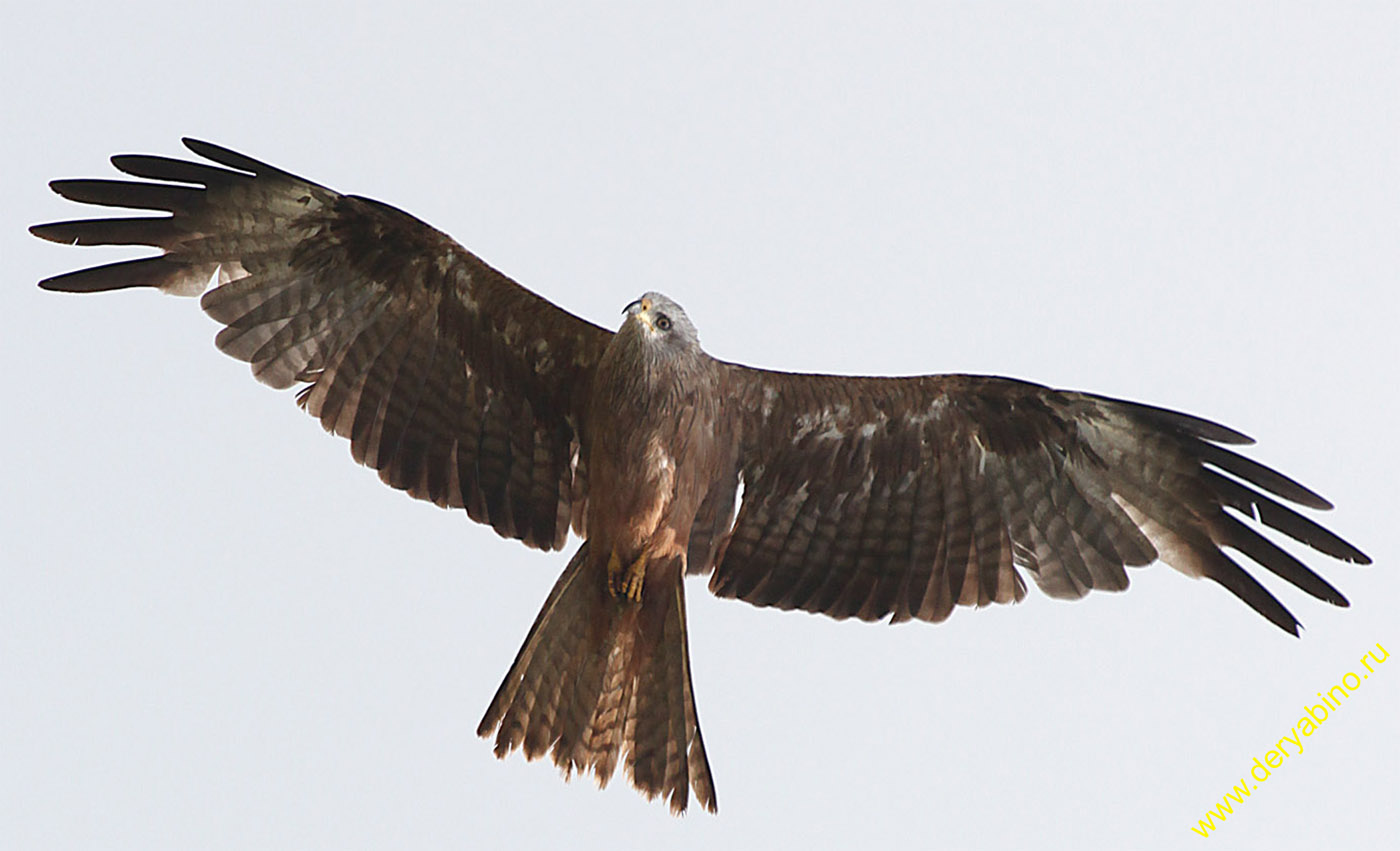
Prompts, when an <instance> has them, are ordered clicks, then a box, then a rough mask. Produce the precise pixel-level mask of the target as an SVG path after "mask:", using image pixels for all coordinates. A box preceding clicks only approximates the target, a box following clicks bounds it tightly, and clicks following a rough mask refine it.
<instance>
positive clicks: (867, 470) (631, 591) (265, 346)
mask: <svg viewBox="0 0 1400 851" xmlns="http://www.w3.org/2000/svg"><path fill="white" fill-rule="evenodd" d="M185 144H186V145H187V146H188V147H189V148H190V150H192V151H194V152H195V153H196V154H198V155H200V156H202V157H204V158H206V159H208V160H211V161H213V162H215V163H218V164H219V166H223V167H216V166H211V165H207V164H203V163H195V162H186V161H181V160H174V159H167V158H164V157H156V156H117V157H113V158H112V163H113V164H114V165H115V166H116V167H117V168H118V169H120V170H121V171H123V172H125V173H127V174H130V175H134V176H135V177H138V178H146V180H145V181H137V182H133V181H115V180H60V181H55V182H54V183H53V184H52V186H53V189H54V190H55V191H56V192H58V193H59V194H60V195H62V196H64V197H65V198H69V199H72V200H74V201H79V202H84V203H88V204H97V205H101V206H109V207H125V208H131V209H137V210H155V211H164V212H165V213H168V214H169V215H165V216H159V217H140V218H108V219H93V220H85V221H71V222H58V223H54V224H46V225H38V226H35V227H34V228H32V231H33V233H34V234H35V235H37V236H40V237H43V238H44V239H49V240H53V241H55V242H65V243H73V244H77V245H147V246H154V247H157V248H160V249H163V253H162V254H161V255H160V256H157V257H150V258H142V259H137V260H131V261H126V262H121V263H113V264H110V265H106V266H99V267H96V268H90V269H83V270H81V271H77V272H71V273H69V274H66V275H60V276H58V277H54V278H49V279H48V280H46V281H43V282H42V284H41V286H43V287H44V288H46V289H51V290H63V291H67V292H101V291H106V290H117V289H123V288H126V287H155V288H157V289H160V290H163V291H165V292H168V293H175V294H179V295H199V294H201V293H202V294H203V296H202V298H201V300H200V304H201V306H202V307H203V308H204V310H205V311H206V312H207V313H208V314H209V315H210V316H212V317H213V318H214V319H216V320H218V321H219V322H221V323H223V324H224V325H225V326H226V327H225V328H224V329H223V330H221V331H220V332H219V334H218V337H217V338H216V343H217V345H218V347H219V348H220V349H222V350H223V351H225V352H227V353H228V354H230V355H232V356H234V357H236V358H240V359H242V360H245V361H248V362H249V363H251V364H252V370H253V374H254V375H255V376H256V377H257V378H258V379H259V380H260V381H262V382H264V383H266V384H270V385H272V386H273V387H277V388H286V387H290V386H292V385H296V384H302V385H305V386H304V387H302V389H301V391H300V392H299V393H298V395H297V402H298V403H299V404H300V405H301V406H302V407H303V408H305V409H306V411H307V412H308V413H310V414H311V415H312V416H314V417H316V418H317V419H319V420H320V421H321V424H322V425H323V426H325V427H326V429H327V430H329V431H332V432H334V433H335V434H338V435H341V436H343V437H347V438H349V439H350V451H351V454H352V455H353V456H354V458H355V460H356V461H359V462H360V463H362V464H366V465H368V466H370V467H373V468H374V469H376V470H378V471H379V475H380V478H381V479H383V480H384V482H385V483H387V484H389V485H391V486H393V487H395V488H399V489H401V490H405V491H407V492H408V493H409V494H411V495H412V496H415V497H418V498H420V499H425V500H430V501H432V502H434V503H436V504H438V505H440V506H444V507H451V508H464V509H466V511H467V514H468V515H469V516H470V517H471V518H472V519H474V520H477V521H479V522H482V523H488V524H490V525H491V527H492V528H493V529H495V530H496V531H497V532H498V533H499V534H501V535H503V536H506V537H509V538H517V539H519V540H521V541H523V542H524V543H526V544H527V545H529V546H532V547H538V548H540V549H545V550H552V549H558V548H560V547H563V546H564V544H565V543H566V540H567V538H568V533H569V530H570V528H572V529H573V530H574V531H575V532H576V533H578V534H579V535H580V536H581V537H582V538H583V544H582V545H581V546H580V547H579V549H578V551H577V552H576V553H575V554H574V556H573V558H572V559H570V561H569V564H568V567H566V568H565V570H564V573H563V575H562V576H561V577H560V578H559V581H558V582H557V583H556V584H555V586H554V589H553V590H552V591H551V592H550V594H549V598H548V599H547V600H546V601H545V604H544V607H543V608H542V609H541V610H540V613H539V616H538V617H537V618H536V619H535V623H534V625H533V626H532V627H531V628H530V632H529V635H528V636H527V638H526V639H525V644H524V646H523V647H521V649H520V653H519V655H518V656H517V657H516V659H515V663H514V664H513V665H512V666H511V669H510V673H508V674H507V675H506V678H505V682H503V683H502V684H501V688H500V690H499V691H498V692H497V693H496V697H495V699H494V700H493V701H492V702H491V706H490V708H489V709H487V711H486V716H485V717H484V718H483V719H482V721H481V725H480V727H479V728H478V732H479V733H480V734H481V735H483V736H490V735H492V734H494V735H495V737H496V753H497V754H498V755H500V756H504V755H505V754H507V753H509V752H510V751H511V750H514V749H515V748H517V747H518V748H522V749H523V750H524V752H525V755H526V756H527V757H529V758H535V757H538V756H540V755H542V754H544V753H545V752H550V753H551V754H552V755H553V758H554V761H555V763H557V764H558V765H559V766H560V767H562V768H563V769H564V771H565V772H566V773H571V772H573V771H582V770H585V769H587V770H591V771H593V772H594V773H595V775H596V776H597V778H598V780H599V782H600V783H606V782H607V780H608V778H609V777H611V776H612V773H613V771H614V769H615V768H616V766H617V763H618V761H619V760H620V759H625V764H626V766H627V772H628V774H629V776H630V777H631V780H632V783H633V785H635V786H636V787H637V788H638V789H639V790H641V791H642V792H643V793H644V794H645V795H647V796H648V797H653V796H656V795H665V796H666V797H667V798H668V799H669V801H670V805H671V809H672V810H674V811H676V812H681V811H683V810H684V809H685V808H686V803H687V800H688V797H689V794H690V792H691V791H692V790H693V791H694V793H695V796H696V798H697V799H698V800H699V802H700V803H701V804H702V805H704V806H705V807H707V808H708V809H710V810H714V809H715V792H714V784H713V782H712V780H711V778H710V769H709V765H708V763H707V761H706V758H705V748H704V745H703V743H702V741H701V738H700V727H699V723H698V721H697V718H696V714H695V703H694V700H693V698H692V696H691V683H690V670H689V656H688V651H687V648H686V626H685V594H684V584H683V582H682V577H683V576H684V575H685V574H686V573H710V574H711V576H710V590H712V591H713V592H714V593H716V594H718V595H720V596H722V597H737V598H738V599H741V600H745V601H748V602H750V603H753V604H755V605H759V606H777V607H779V608H783V609H793V608H797V609H805V610H807V611H811V612H820V613H823V614H827V615H831V616H832V617H836V618H848V617H852V616H854V617H858V618H860V619H862V620H871V621H873V620H878V619H881V618H884V617H887V616H888V617H889V618H890V620H891V622H899V621H904V620H909V619H911V618H918V619H920V620H926V621H941V620H943V619H944V618H946V617H948V615H949V614H950V613H951V612H952V610H953V607H954V606H957V605H963V606H984V605H987V604H988V603H1009V602H1013V601H1016V600H1019V599H1021V598H1022V597H1023V596H1024V595H1025V592H1026V588H1025V583H1024V581H1023V579H1022V575H1023V573H1022V571H1024V572H1027V573H1029V574H1030V576H1031V578H1032V579H1034V580H1035V582H1036V584H1037V585H1039V586H1040V588H1041V590H1042V591H1044V592H1045V593H1047V594H1049V595H1050V596H1052V597H1061V598H1077V597H1083V596H1084V595H1085V594H1087V593H1088V592H1089V591H1090V590H1091V589H1109V590H1115V591H1117V590H1122V589H1124V588H1126V587H1127V585H1128V575H1127V572H1126V571H1125V570H1124V568H1125V567H1127V566H1137V565H1146V564H1150V563H1151V562H1153V561H1156V560H1157V559H1159V558H1160V559H1161V560H1162V561H1164V562H1166V563H1168V564H1170V565H1171V566H1172V567H1174V568H1176V569H1177V570H1179V571H1181V572H1182V573H1185V574H1187V575H1189V576H1193V577H1206V578H1208V579H1212V580H1214V581H1215V582H1217V583H1219V584H1220V585H1223V586H1224V587H1225V588H1226V589H1228V590H1229V591H1230V592H1231V593H1233V594H1235V595H1236V596H1237V597H1239V598H1240V599H1241V600H1243V601H1244V602H1245V603H1246V604H1247V605H1249V606H1250V607H1251V608H1253V609H1254V610H1255V611H1257V612H1259V613H1260V614H1261V615H1263V616H1264V617H1265V618H1267V619H1269V620H1270V621H1271V622H1273V623H1274V624H1276V625H1277V626H1279V627H1280V628H1282V629H1284V630H1286V631H1288V632H1291V633H1293V634H1295V635H1296V634H1297V631H1298V622H1297V621H1296V620H1295V619H1294V617H1293V615H1292V614H1290V613H1289V611H1288V610H1287V609H1285V608H1284V607H1283V605H1282V604H1281V603H1279V601H1278V600H1277V599H1275V598H1274V596H1273V595H1272V594H1270V593H1269V592H1268V591H1267V590H1265V588H1264V587H1263V586H1262V585H1260V584H1259V583H1258V582H1257V581H1256V580H1255V579H1254V578H1253V577H1252V576H1251V575H1250V574H1249V573H1247V572H1246V571H1245V570H1244V569H1242V568H1241V567H1240V566H1239V565H1238V564H1237V563H1236V562H1235V561H1234V560H1232V559H1231V558H1230V557H1229V556H1227V555H1226V554H1225V553H1224V552H1223V551H1222V548H1226V547H1228V548H1230V549H1233V550H1235V551H1237V552H1239V553H1241V554H1243V555H1244V556H1247V557H1248V558H1249V559H1251V560H1252V561H1254V562H1255V563H1257V564H1258V565H1259V566H1261V567H1263V568H1264V569H1266V570H1268V571H1271V572H1273V573H1275V574H1277V575H1278V576H1280V577H1282V578H1283V579H1286V580H1287V581H1288V582H1290V583H1292V584H1294V585H1296V586H1298V587H1299V588H1301V589H1302V590H1303V591H1305V592H1307V593H1308V594H1311V595H1313V596H1314V597H1317V598H1319V599H1322V600H1326V601H1327V602H1329V603H1332V604H1334V605H1338V606H1344V605H1346V599H1345V598H1344V597H1343V596H1342V595H1341V593H1339V592H1338V591H1337V590H1336V589H1335V588H1333V587H1332V586H1331V585H1330V584H1328V583H1327V582H1326V581H1325V580H1323V579H1322V578H1321V577H1320V576H1318V575H1317V574H1316V573H1314V572H1313V571H1312V570H1310V569H1309V568H1308V567H1306V566H1305V565H1304V564H1302V563H1301V562H1300V561H1299V560H1298V559H1296V558H1294V557H1293V556H1291V555H1289V554H1288V553H1287V552H1285V551H1284V550H1282V549H1280V548H1279V547H1278V546H1277V545H1276V544H1275V543H1273V542H1272V541H1270V540H1269V539H1268V538H1266V537H1264V536H1263V535H1261V534H1260V533H1259V531H1258V530H1257V526H1258V525H1260V524H1262V525H1263V526H1265V527H1268V528H1271V529H1273V530H1276V531H1278V532H1282V533H1283V534H1285V535H1287V536H1289V537H1292V538H1294V539H1296V540H1298V541H1301V542H1303V543H1305V544H1307V545H1309V546H1311V547H1312V548H1314V549H1316V550H1319V551H1321V552H1323V553H1325V554H1327V555H1330V556H1333V557H1335V558H1338V559H1341V560H1343V561H1348V562H1357V563H1362V564H1364V563H1368V562H1369V559H1368V558H1367V557H1366V555H1365V554H1363V553H1362V552H1361V551H1360V550H1358V549H1357V548H1356V547H1354V546H1352V545H1351V544H1348V543H1347V542H1346V541H1343V540H1342V539H1341V538H1339V537H1338V536H1337V535H1335V534H1333V533H1331V532H1329V531H1327V530H1326V529H1324V528H1323V527H1321V526H1319V525H1318V524H1317V523H1315V522H1313V521H1312V520H1309V519H1307V518H1305V517H1303V516H1302V515H1300V514H1298V513H1297V512H1295V511H1293V510H1292V509H1289V508H1286V507H1285V506H1284V505H1282V504H1281V503H1280V502H1279V501H1277V500H1276V499H1274V498H1273V497H1278V498H1280V499H1282V500H1287V501H1291V502H1294V503H1298V504H1300V505H1303V506H1306V507H1308V508H1314V509H1327V508H1330V507H1331V506H1330V505H1329V503H1328V502H1327V501H1326V500H1325V499H1323V498H1322V497H1321V496H1318V495H1317V494H1316V493H1314V492H1313V491H1311V490H1308V489H1307V488H1305V487H1303V486H1302V485H1300V484H1298V483H1297V482H1295V481H1293V480H1292V479H1290V478H1288V477H1286V476H1284V475H1282V474H1280V473H1277V472H1275V471H1273V470H1271V469H1269V468H1267V467H1264V466H1262V465H1260V464H1259V463H1257V462H1255V461H1251V460H1249V459H1247V458H1245V457H1243V456H1241V455H1238V454H1236V453H1235V452H1232V451H1230V450H1229V449H1226V448H1224V446H1223V445H1225V444H1247V443H1250V442H1251V441H1250V439H1249V438H1248V437H1245V436H1244V435H1242V434H1240V433H1239V432H1236V431H1233V430H1232V429H1229V428H1226V427H1224V426H1221V425H1217V424H1216V423H1213V422H1210V421H1208V420H1203V419H1199V418H1197V417H1193V416H1190V415H1187V414H1181V413H1176V412H1173V411H1168V410H1164V409H1162V408H1155V407H1151V406H1148V405H1141V404H1136V403H1133V402H1125V401H1122V400H1118V399H1109V398H1105V397H1102V396H1094V395H1091V394H1088V393H1076V392H1069V391H1062V390H1052V389H1049V388H1047V387H1041V386H1039V385H1035V384H1029V383H1026V382H1023V381H1015V380H1011V379H1006V378H992V377H982V376H973V375H930V376H921V377H912V378H853V377H843V376H830V375H802V374H790V373H781V372H771V371H767V370H761V369H752V368H750V367H746V366H741V365H738V364H732V363H726V362H724V361H719V360H715V359H714V358H711V357H710V356H709V355H708V354H706V353H705V352H704V351H703V350H702V349H701V348H700V344H699V341H698V338H697V336H696V332H695V328H694V326H692V325H691V323H690V320H689V319H688V318H687V317H686V315H685V313H684V312H683V311H682V310H681V309H680V307H679V306H677V305H676V304H675V303H674V302H672V301H671V300H670V299H668V298H666V297H665V296H662V295H660V294H657V293H648V294H646V295H644V296H643V297H642V298H640V299H638V300H637V301H634V302H632V303H631V304H630V305H628V307H627V309H626V311H625V313H626V318H625V319H624V320H623V323H622V326H621V328H620V329H619V330H618V331H617V332H616V333H612V332H609V331H607V330H605V329H603V328H600V327H598V326H597V325H594V324H592V323H590V322H587V321H585V320H583V319H580V318H578V317H576V316H573V315H572V314H569V313H567V312H565V311H563V310H561V309H560V308H558V307H556V306H555V305H553V304H551V303H550V302H548V301H545V300H544V299H542V298H540V297H539V296H537V295H535V294H534V293H532V292H530V291H529V290H526V289H524V288H523V287H521V286H519V285H518V284H516V283H515V282H514V281H512V280H510V279H509V278H507V277H505V276H504V275H502V274H501V273H499V272H497V271H496V270H495V269H492V268H491V267H490V266H488V265H486V263H484V262H482V261H481V260H480V259H479V258H477V257H476V256H475V255H473V254H471V253H470V252H468V251H467V250H466V249H464V248H462V247H461V246H460V245H458V244H457V243H456V242H454V241H452V240H451V239H450V238H448V237H447V236H446V235H444V234H442V233H440V232H439V231H437V230H434V229H433V228H431V227H429V226H428V225H426V224H424V223H423V222H421V221H419V220H418V219H415V218H413V217H412V216H410V215H408V214H406V213H404V212H401V211H400V210H397V209H395V208H393V207H390V206H388V205H386V204H382V203H380V202H378V201H373V200H371V199H368V198H362V197H357V196H354V195H341V194H340V193H337V192H334V191H332V190H330V189H327V188H326V187H324V186H319V185H317V184H315V183H311V182H310V181H307V180H304V179H302V178H300V177H296V176H294V175H292V174H289V173H287V172H285V171H281V170H280V169H277V168H274V167H272V166H269V165H267V164H265V163H261V162H258V161H256V160H253V159H250V158H248V157H246V156H243V155H241V154H237V153H234V152H233V151H230V150H227V149H224V148H220V147H217V146H215V145H211V144H208V143H206V142H197V141H194V140H186V141H185ZM211 281H216V286H214V287H213V288H212V289H209V285H210V283H211ZM206 290H207V292H206ZM741 483H742V485H743V500H742V505H740V506H738V507H737V509H738V510H737V512H736V502H737V501H738V500H737V492H738V490H739V487H740V484H741ZM1266 494H1272V497H1271V496H1269V495H1266ZM1227 508H1228V509H1232V510H1233V512H1234V513H1230V512H1227V511H1226V510H1225V509H1227ZM1245 521H1254V522H1245ZM1018 568H1019V569H1018Z"/></svg>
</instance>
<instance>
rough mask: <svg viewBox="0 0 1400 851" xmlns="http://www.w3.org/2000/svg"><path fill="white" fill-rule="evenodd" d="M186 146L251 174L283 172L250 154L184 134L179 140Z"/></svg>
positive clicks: (210, 158)
mask: <svg viewBox="0 0 1400 851" xmlns="http://www.w3.org/2000/svg"><path fill="white" fill-rule="evenodd" d="M180 141H181V142H183V143H184V145H185V147H186V148H189V149H190V150H191V151H194V152H195V153H196V154H199V155H200V156H201V157H204V158H205V159H207V160H213V161H214V162H216V163H218V164H219V165H226V166H228V167H229V168H236V169H241V170H242V171H246V172H250V173H252V174H267V173H269V172H272V173H277V174H285V172H283V171H282V170H281V169H279V168H276V167H274V166H270V165H268V164H267V163H265V162H260V161H258V160H255V159H253V158H252V157H250V156H246V155H244V154H240V153H238V152H237V151H231V150H229V149H228V148H225V147H223V146H221V145H215V144H214V143H213V142H204V141H201V140H199V139H192V138H190V137H189V136H186V137H184V138H182V139H181V140H180Z"/></svg>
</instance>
